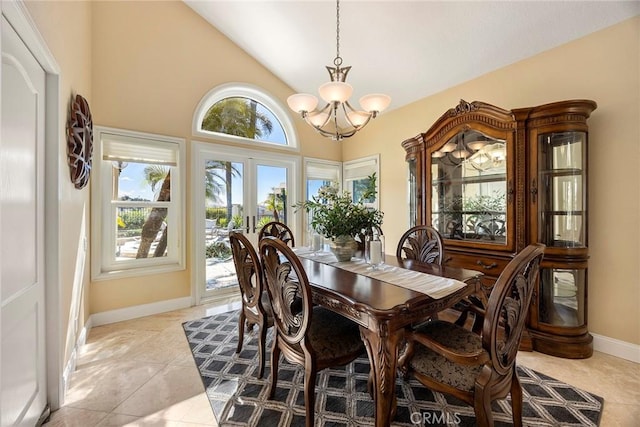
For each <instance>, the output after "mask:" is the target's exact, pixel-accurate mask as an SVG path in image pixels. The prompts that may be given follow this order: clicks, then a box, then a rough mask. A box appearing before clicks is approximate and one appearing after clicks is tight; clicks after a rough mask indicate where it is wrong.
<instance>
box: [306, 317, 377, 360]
mask: <svg viewBox="0 0 640 427" xmlns="http://www.w3.org/2000/svg"><path fill="white" fill-rule="evenodd" d="M312 318H313V322H311V324H310V327H309V332H308V337H309V340H310V341H311V347H313V350H314V351H315V353H316V363H318V364H319V365H324V364H325V361H329V360H335V359H343V358H348V357H350V355H352V354H360V353H363V352H364V351H365V348H364V343H363V342H362V338H360V330H359V328H358V325H356V324H355V323H353V322H352V321H350V320H349V319H347V318H345V317H344V316H340V315H339V314H336V313H334V312H333V311H331V310H328V309H326V308H324V307H320V306H315V307H313V314H312ZM336 331H340V333H336ZM295 348H297V349H298V350H299V351H300V354H302V347H300V345H297V346H295Z"/></svg>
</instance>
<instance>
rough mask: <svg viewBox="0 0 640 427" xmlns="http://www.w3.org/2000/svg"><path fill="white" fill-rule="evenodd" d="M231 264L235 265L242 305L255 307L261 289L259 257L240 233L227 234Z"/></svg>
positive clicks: (258, 302)
mask: <svg viewBox="0 0 640 427" xmlns="http://www.w3.org/2000/svg"><path fill="white" fill-rule="evenodd" d="M229 243H230V244H231V253H232V255H233V264H234V266H235V267H236V274H237V276H238V284H239V286H240V294H241V295H242V304H243V306H244V307H251V308H253V307H256V306H257V305H258V304H260V298H261V296H262V291H263V283H262V282H263V281H262V269H261V268H260V259H259V258H258V254H257V253H256V251H255V249H254V248H253V245H252V244H251V242H250V241H249V239H247V238H246V237H245V236H244V235H243V234H242V233H239V232H235V231H234V232H231V233H230V234H229Z"/></svg>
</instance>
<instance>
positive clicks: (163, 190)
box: [136, 165, 171, 258]
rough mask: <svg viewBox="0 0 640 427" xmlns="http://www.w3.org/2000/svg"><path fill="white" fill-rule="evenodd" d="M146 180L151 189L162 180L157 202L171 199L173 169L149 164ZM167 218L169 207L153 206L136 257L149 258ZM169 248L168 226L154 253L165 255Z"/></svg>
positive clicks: (143, 228)
mask: <svg viewBox="0 0 640 427" xmlns="http://www.w3.org/2000/svg"><path fill="white" fill-rule="evenodd" d="M144 175H145V180H146V181H147V182H148V183H149V184H150V185H151V190H152V191H154V192H155V191H156V186H157V185H158V183H160V182H162V185H161V186H160V189H159V191H158V193H157V195H156V201H157V202H168V201H170V200H171V169H169V168H168V167H166V166H161V165H149V166H147V167H145V168H144ZM166 218H167V208H160V207H156V208H152V209H151V212H150V213H149V216H148V217H147V220H146V221H145V222H144V224H143V225H142V232H141V233H140V246H139V247H138V253H137V254H136V258H147V257H148V256H149V250H150V249H151V244H152V243H153V241H154V240H155V239H156V236H157V235H158V232H159V231H160V230H161V229H162V224H163V223H164V221H165V219H166ZM166 248H167V227H165V228H164V231H163V232H162V237H161V238H160V241H159V242H158V246H156V250H155V251H154V253H153V256H154V257H160V256H163V255H164V252H165V250H166Z"/></svg>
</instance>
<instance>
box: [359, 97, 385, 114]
mask: <svg viewBox="0 0 640 427" xmlns="http://www.w3.org/2000/svg"><path fill="white" fill-rule="evenodd" d="M390 103H391V97H390V96H389V95H385V94H382V93H372V94H369V95H365V96H363V97H362V98H360V106H361V107H362V109H363V110H364V111H368V112H370V113H372V112H376V113H379V112H381V111H384V110H385V109H386V108H387V107H388V106H389V104H390Z"/></svg>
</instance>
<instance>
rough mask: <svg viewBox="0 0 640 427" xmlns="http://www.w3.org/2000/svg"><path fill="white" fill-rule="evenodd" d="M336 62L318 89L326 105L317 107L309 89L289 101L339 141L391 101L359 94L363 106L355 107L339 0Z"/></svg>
mask: <svg viewBox="0 0 640 427" xmlns="http://www.w3.org/2000/svg"><path fill="white" fill-rule="evenodd" d="M333 65H334V67H330V66H327V67H326V68H327V71H328V72H329V76H330V78H331V80H330V81H329V82H327V83H324V84H323V85H321V86H320V88H319V89H318V92H319V94H320V97H321V98H322V99H323V100H324V101H325V102H326V105H325V106H324V107H322V108H321V109H319V110H316V107H317V106H318V98H316V97H315V96H314V95H311V94H308V93H296V94H294V95H291V96H290V97H289V98H287V104H289V108H291V109H292V110H293V111H295V112H297V113H299V114H300V115H301V116H302V118H303V119H304V120H305V122H307V124H309V125H310V126H312V127H313V128H314V129H315V130H316V131H318V132H319V133H320V134H321V135H323V136H326V137H328V138H332V139H333V140H335V141H340V140H342V139H344V138H349V137H351V136H353V135H354V134H355V133H356V132H357V131H359V130H360V129H362V128H364V127H365V126H366V125H367V124H368V123H369V121H370V120H371V119H374V118H376V116H377V115H378V114H379V113H380V112H381V111H383V110H384V109H386V108H387V107H388V106H389V103H390V102H391V98H390V97H389V96H388V95H384V94H380V93H375V94H369V95H365V96H363V97H362V98H360V106H361V107H362V110H356V109H355V108H353V107H352V106H351V104H350V103H349V98H350V97H351V94H352V93H353V87H352V86H351V85H350V84H349V83H347V82H346V79H347V74H348V73H349V70H351V66H348V67H343V66H342V58H341V57H340V0H336V57H335V59H334V60H333Z"/></svg>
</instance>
